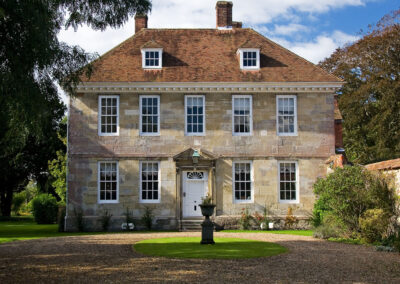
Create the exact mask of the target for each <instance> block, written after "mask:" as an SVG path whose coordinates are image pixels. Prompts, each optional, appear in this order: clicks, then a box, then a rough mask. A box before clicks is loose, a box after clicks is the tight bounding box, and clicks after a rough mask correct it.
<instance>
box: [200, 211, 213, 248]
mask: <svg viewBox="0 0 400 284" xmlns="http://www.w3.org/2000/svg"><path fill="white" fill-rule="evenodd" d="M200 208H201V214H203V216H205V219H204V221H203V223H202V224H201V242H200V244H202V245H213V244H215V242H214V224H213V222H211V220H210V216H211V215H212V214H213V213H214V208H215V205H200Z"/></svg>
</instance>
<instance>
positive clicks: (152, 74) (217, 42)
mask: <svg viewBox="0 0 400 284" xmlns="http://www.w3.org/2000/svg"><path fill="white" fill-rule="evenodd" d="M149 42H150V43H149ZM153 42H155V43H156V44H157V46H162V47H163V60H162V62H163V66H162V69H161V70H157V71H155V70H151V71H149V70H144V69H143V68H142V59H141V48H142V47H143V46H144V45H146V44H149V45H150V44H151V45H153ZM249 43H251V44H254V45H256V47H257V48H260V49H261V54H260V65H261V66H260V67H261V68H260V70H257V71H241V70H240V65H239V58H238V55H237V50H238V48H239V47H241V46H243V45H245V46H246V47H249V46H248V45H249ZM94 66H95V68H96V69H95V71H94V72H93V74H92V77H91V78H90V79H89V80H88V79H87V78H83V81H84V82H340V81H341V80H340V79H339V78H337V77H335V76H333V75H331V74H329V73H327V72H326V71H324V70H322V69H320V68H319V67H317V66H316V65H314V64H312V63H310V62H308V61H306V60H305V59H303V58H301V57H300V56H298V55H296V54H294V53H292V52H290V51H289V50H287V49H285V48H283V47H281V46H280V45H278V44H276V43H274V42H272V41H271V40H269V39H267V38H265V37H264V36H262V35H260V34H259V33H257V32H255V31H254V30H252V29H248V28H244V29H241V28H239V29H233V30H229V31H226V30H218V29H142V30H140V31H139V32H138V33H137V34H135V35H134V36H133V37H130V38H128V39H127V40H126V41H124V42H122V43H121V44H120V45H118V46H117V47H115V48H113V49H112V50H110V51H109V52H107V53H106V54H104V55H103V56H101V57H100V58H99V59H98V60H96V61H95V62H94Z"/></svg>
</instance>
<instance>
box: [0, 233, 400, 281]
mask: <svg viewBox="0 0 400 284" xmlns="http://www.w3.org/2000/svg"><path fill="white" fill-rule="evenodd" d="M166 236H200V233H154V234H108V235H94V236H76V237H59V238H48V239H39V240H29V241H18V242H13V243H5V244H1V245H0V283H19V282H24V283H35V282H40V283H59V282H69V283H83V282H84V283H110V282H118V283H121V282H123V283H124V282H126V283H128V282H130V283H132V282H207V283H240V282H242V283H261V282H263V283H354V282H357V283H400V255H399V254H398V253H385V252H376V251H374V249H373V248H372V247H365V246H357V245H348V244H339V243H333V242H327V241H320V240H316V239H313V238H311V237H303V236H291V235H275V234H263V233H254V234H251V233H249V234H233V233H216V236H219V237H240V238H248V239H255V240H262V241H270V242H277V243H279V244H281V245H283V246H286V247H287V248H289V253H285V254H281V255H278V256H272V257H266V258H257V259H241V260H199V259H166V258H158V257H147V256H142V255H140V254H139V253H136V252H134V251H133V249H132V244H133V243H135V242H137V241H139V240H143V239H148V238H158V237H166Z"/></svg>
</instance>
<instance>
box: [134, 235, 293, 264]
mask: <svg viewBox="0 0 400 284" xmlns="http://www.w3.org/2000/svg"><path fill="white" fill-rule="evenodd" d="M200 240H201V238H198V237H184V238H181V237H178V238H161V239H149V240H144V241H140V242H137V243H136V244H135V245H134V246H133V247H134V249H135V250H136V251H138V252H140V253H143V254H146V255H151V256H162V257H174V258H175V257H177V258H203V259H238V258H253V257H266V256H272V255H278V254H281V253H284V252H286V251H287V249H286V248H285V247H283V246H280V245H278V244H275V243H268V242H260V241H255V240H246V239H238V238H214V240H215V244H214V245H201V244H200Z"/></svg>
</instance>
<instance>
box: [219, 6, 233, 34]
mask: <svg viewBox="0 0 400 284" xmlns="http://www.w3.org/2000/svg"><path fill="white" fill-rule="evenodd" d="M232 6H233V4H232V2H231V1H218V2H217V5H216V6H215V9H216V10H217V28H232Z"/></svg>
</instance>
